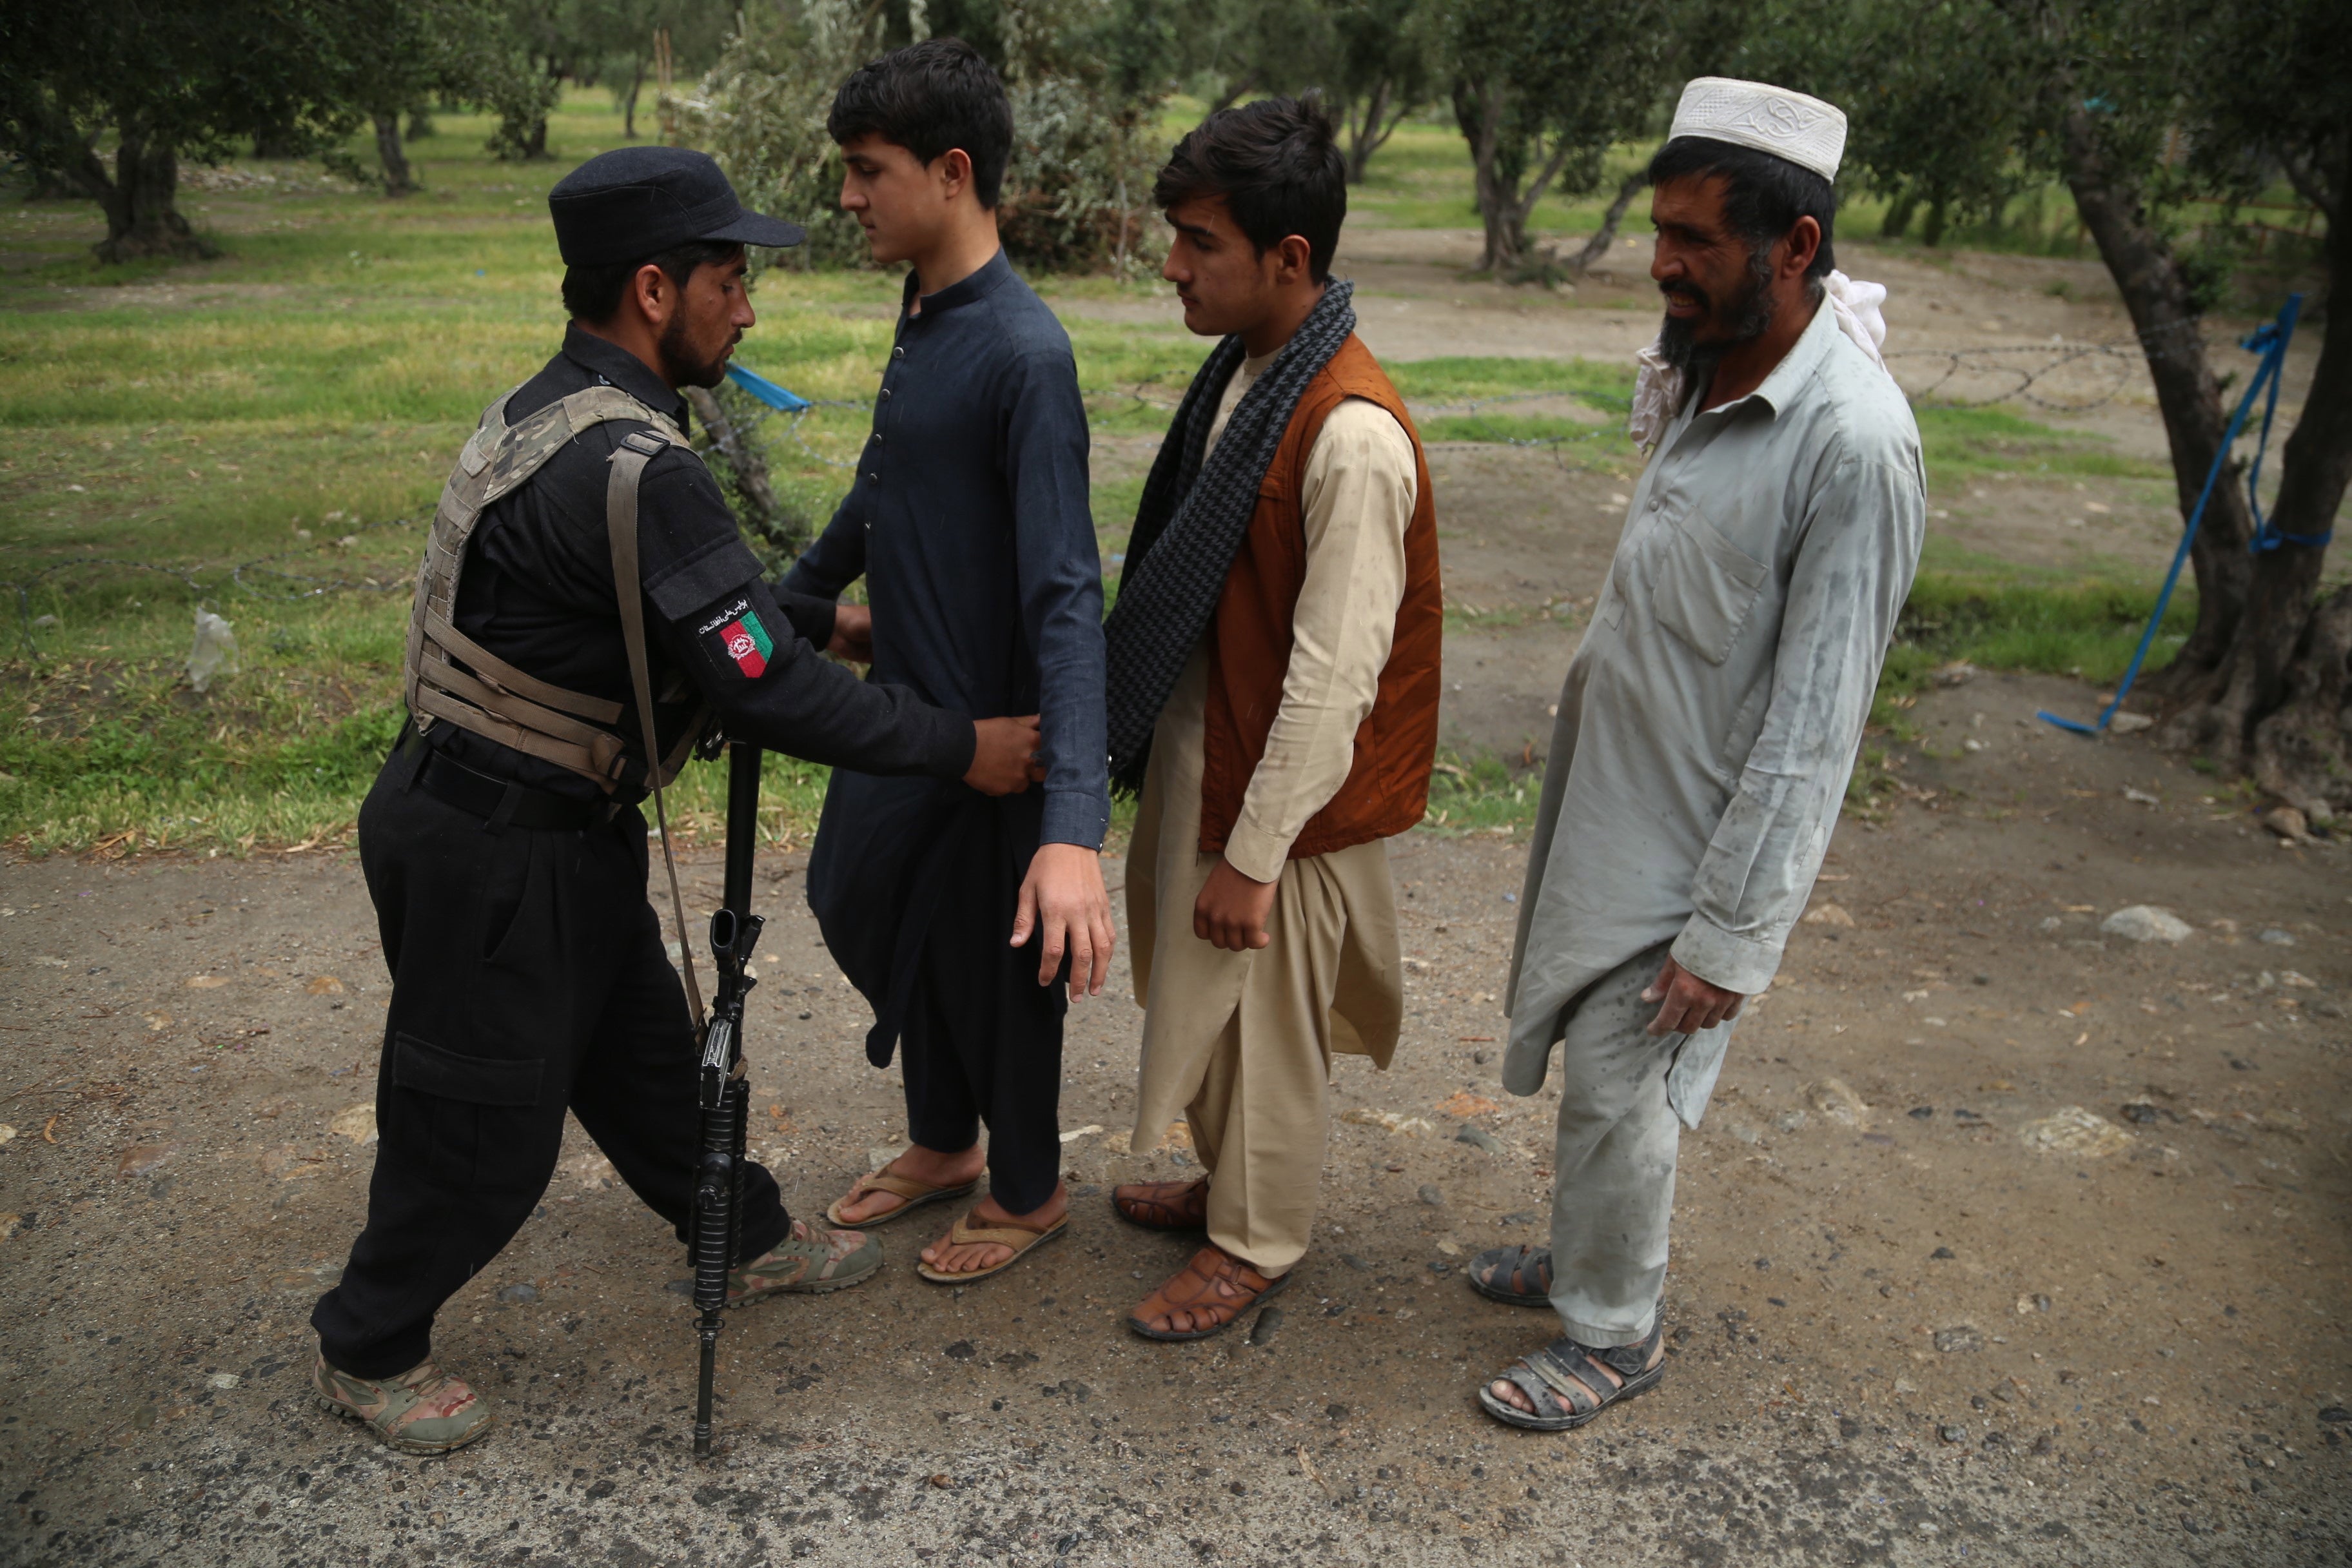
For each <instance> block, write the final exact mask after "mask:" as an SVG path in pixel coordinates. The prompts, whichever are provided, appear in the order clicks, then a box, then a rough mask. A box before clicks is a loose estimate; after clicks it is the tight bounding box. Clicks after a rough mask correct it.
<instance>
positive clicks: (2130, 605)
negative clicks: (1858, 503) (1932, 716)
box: [1873, 572, 2197, 723]
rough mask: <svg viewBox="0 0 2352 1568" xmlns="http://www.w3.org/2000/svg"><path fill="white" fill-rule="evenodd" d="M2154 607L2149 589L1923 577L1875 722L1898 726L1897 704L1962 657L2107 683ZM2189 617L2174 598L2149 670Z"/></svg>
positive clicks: (1882, 686) (2169, 651)
mask: <svg viewBox="0 0 2352 1568" xmlns="http://www.w3.org/2000/svg"><path fill="white" fill-rule="evenodd" d="M2155 608H2156V590H2155V589H2154V588H2153V587H2151V586H2148V585H2147V584H2116V583H2088V584H2063V585H2046V584H2020V583H1985V582H1982V581H1979V580H1976V579H1972V578H1968V577H1961V576H1957V575H1949V574H1939V573H1934V572H1922V573H1921V574H1919V576H1918V578H1917V580H1916V582H1914V583H1913V584H1912V586H1911V597H1910V598H1909V599H1908V600H1907V601H1906V603H1905V605H1904V606H1903V616H1902V619H1901V621H1900V622H1899V623H1898V624H1897V626H1896V628H1895V644H1894V646H1893V647H1890V648H1889V649H1888V650H1887V654H1886V666H1885V671H1884V673H1883V674H1882V675H1881V676H1880V678H1879V684H1878V703H1877V706H1876V707H1875V708H1874V710H1873V714H1874V721H1875V722H1879V723H1892V722H1895V719H1894V718H1893V714H1894V713H1895V712H1896V711H1898V710H1899V709H1898V707H1897V705H1898V704H1899V703H1900V700H1901V699H1903V698H1904V697H1906V696H1908V695H1910V694H1912V693H1914V692H1916V691H1918V690H1920V689H1923V688H1924V687H1925V686H1926V685H1927V683H1928V681H1929V680H1930V679H1932V678H1933V677H1934V674H1935V672H1936V671H1937V670H1938V669H1940V668H1944V667H1946V666H1947V665H1949V664H1952V663H1954V662H1956V661H1961V660H1965V661H1967V662H1968V663H1970V664H1976V665H1980V666H1983V667H1985V668H1992V669H2031V670H2038V671H2041V672H2042V673H2044V674H2049V675H2079V676H2081V677H2083V678H2084V679H2086V680H2090V681H2094V682H2101V683H2112V682H2114V681H2115V680H2116V679H2119V678H2120V677H2121V676H2122V675H2123V672H2124V670H2125V669H2126V668H2127V667H2128V666H2129V665H2130V663H2131V656H2132V652H2133V650H2134V649H2135V648H2137V647H2138V646H2139V639H2140V635H2141V633H2142V632H2143V631H2144V630H2145V629H2146V628H2147V618H2148V616H2149V615H2151V614H2152V613H2153V612H2154V611H2155ZM2196 618H2197V609H2196V602H2195V599H2194V597H2193V596H2192V595H2189V594H2187V593H2178V594H2175V595H2173V598H2172V602H2171V604H2170V605H2168V606H2166V609H2165V617H2164V625H2163V626H2161V627H2159V628H2158V633H2157V640H2156V642H2155V644H2154V646H2153V647H2151V648H2150V649H2149V653H2148V661H2147V668H2148V669H2149V670H2155V669H2160V668H2163V667H2164V665H2165V664H2166V663H2168V661H2169V660H2170V659H2171V657H2172V655H2173V653H2174V651H2175V650H2177V649H2178V648H2179V646H2180V643H2181V639H2182V638H2183V637H2187V636H2188V634H2189V627H2190V626H2191V625H2193V624H2194V623H2195V621H2196Z"/></svg>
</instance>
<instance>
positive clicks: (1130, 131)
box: [679, 0, 1158, 272]
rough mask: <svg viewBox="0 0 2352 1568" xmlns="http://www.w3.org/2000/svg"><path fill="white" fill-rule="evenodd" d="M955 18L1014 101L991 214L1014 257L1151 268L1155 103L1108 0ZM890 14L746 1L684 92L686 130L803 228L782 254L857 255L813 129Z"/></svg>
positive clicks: (843, 1) (869, 54)
mask: <svg viewBox="0 0 2352 1568" xmlns="http://www.w3.org/2000/svg"><path fill="white" fill-rule="evenodd" d="M961 9H962V10H967V11H970V12H971V15H969V16H963V15H961V14H959V15H958V16H956V17H955V18H954V19H955V20H956V22H957V24H958V26H961V27H962V28H963V29H964V30H963V32H962V34H961V36H963V37H967V38H968V39H969V41H971V43H972V44H973V45H974V47H978V48H980V49H981V50H982V53H983V54H986V55H988V56H989V57H990V62H991V63H992V65H994V66H995V67H996V68H997V71H998V73H999V74H1000V75H1002V76H1003V78H1004V84H1005V89H1006V91H1007V92H1008V93H1009V94H1010V95H1011V97H1012V100H1013V158H1012V162H1011V163H1010V164H1009V165H1008V166H1007V168H1006V169H1005V173H1004V195H1003V205H1002V207H1001V208H1000V211H999V218H1000V221H1001V225H1002V228H1003V236H1004V247H1005V249H1006V251H1007V252H1009V253H1010V254H1011V255H1012V257H1013V259H1014V260H1016V261H1018V262H1020V263H1022V264H1023V265H1024V266H1026V267H1031V268H1042V269H1048V270H1057V271H1105V270H1107V271H1117V272H1128V271H1134V270H1138V269H1140V268H1147V267H1151V266H1155V265H1156V264H1157V262H1158V256H1157V254H1156V251H1157V245H1158V227H1157V226H1156V225H1154V224H1153V223H1152V222H1151V221H1150V219H1151V212H1150V189H1151V175H1152V172H1153V170H1154V169H1155V168H1156V166H1157V153H1156V152H1155V149H1154V148H1153V145H1152V138H1151V129H1152V121H1153V118H1154V110H1156V108H1157V102H1158V100H1157V99H1156V97H1154V96H1153V95H1152V94H1151V93H1150V92H1148V91H1142V90H1137V89H1132V88H1129V87H1128V86H1126V85H1125V84H1123V82H1122V81H1121V80H1120V79H1119V76H1118V73H1117V72H1115V71H1114V70H1113V69H1112V68H1110V67H1108V65H1106V64H1104V63H1103V62H1104V61H1105V60H1106V59H1108V58H1112V56H1113V54H1114V51H1113V50H1111V49H1109V48H1107V47H1103V41H1104V39H1105V38H1106V37H1108V34H1109V32H1110V30H1111V29H1112V28H1114V27H1115V26H1117V25H1118V21H1117V14H1116V13H1115V12H1114V10H1113V7H1112V4H1111V0H1038V3H1034V4H1024V5H1003V4H1000V5H996V6H994V7H992V8H990V9H989V14H988V15H986V16H982V15H980V14H979V13H980V11H981V9H982V7H980V6H976V5H974V6H966V7H963V8H961ZM888 20H889V13H888V12H887V10H885V9H883V8H879V7H877V8H874V9H870V10H869V9H866V8H863V7H861V6H858V5H855V4H853V3H851V0H781V3H780V4H778V5H775V6H774V7H772V8H770V7H761V9H760V10H759V11H758V12H757V13H756V14H751V13H747V14H746V16H745V17H744V20H743V22H742V25H741V26H739V27H738V28H737V29H736V32H735V34H734V35H733V37H730V38H729V40H728V42H727V46H726V48H725V50H724V51H723V52H722V53H721V55H720V57H719V64H718V66H717V67H716V68H713V69H712V71H711V72H710V74H709V76H707V77H705V78H704V79H703V80H702V82H701V83H700V85H699V87H698V89H697V90H696V93H695V95H694V96H693V97H692V98H690V99H688V100H684V101H683V102H681V103H680V105H679V109H680V111H681V113H680V123H681V126H682V128H683V130H684V132H685V133H686V137H687V139H688V141H689V142H693V143H694V144H695V145H697V146H699V147H701V148H703V149H704V150H705V151H707V152H709V153H710V154H711V155H712V156H713V157H715V158H717V159H718V160H719V163H720V164H721V165H722V166H724V167H725V169H726V170H727V173H728V175H729V177H730V179H732V180H733V181H734V182H735V186H736V189H737V190H738V191H740V193H741V194H742V196H743V199H744V201H745V202H746V203H747V204H748V205H751V206H753V207H756V208H758V209H759V210H761V211H763V212H770V213H773V214H774V215H776V216H778V217H782V218H786V219H789V220H790V221H792V222H793V223H797V224H799V225H801V226H803V227H804V228H806V229H807V230H808V235H809V237H808V243H807V244H806V245H804V246H802V247H800V248H799V249H798V250H794V251H786V252H784V253H783V254H782V258H781V263H782V265H785V266H799V267H842V266H855V265H856V264H858V263H860V262H862V261H864V259H865V258H866V238H865V236H864V235H863V234H862V233H861V232H860V231H859V229H858V227H857V225H856V222H855V221H853V220H852V219H851V218H850V217H849V216H848V215H847V214H845V213H844V212H842V211H841V210H840V207H839V205H838V201H839V196H840V194H841V165H840V161H839V160H838V158H837V157H836V156H835V148H834V144H833V139H832V138H831V137H830V136H828V135H826V134H825V129H824V119H825V112H826V110H829V109H831V108H832V106H833V95H834V92H835V89H837V88H838V87H839V86H840V85H841V81H842V79H843V78H845V77H846V76H847V75H848V74H849V73H850V72H851V71H853V70H855V69H856V68H857V67H859V66H860V65H863V64H864V63H865V62H866V61H867V60H869V59H872V58H875V57H877V55H880V54H883V53H885V52H887V50H888V49H889V48H890V47H895V46H896V45H898V44H903V43H904V42H906V41H907V40H906V39H904V38H892V37H889V36H888V33H887V22H888Z"/></svg>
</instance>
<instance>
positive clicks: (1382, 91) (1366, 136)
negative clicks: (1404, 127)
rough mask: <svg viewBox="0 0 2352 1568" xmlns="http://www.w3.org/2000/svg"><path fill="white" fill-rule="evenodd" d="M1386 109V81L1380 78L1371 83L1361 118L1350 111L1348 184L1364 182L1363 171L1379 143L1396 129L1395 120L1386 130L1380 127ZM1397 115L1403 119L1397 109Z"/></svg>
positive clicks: (1387, 91) (1387, 102) (1379, 147)
mask: <svg viewBox="0 0 2352 1568" xmlns="http://www.w3.org/2000/svg"><path fill="white" fill-rule="evenodd" d="M1388 111H1389V84H1388V82H1387V80H1386V79H1382V80H1381V81H1379V82H1377V83H1375V84H1373V87H1372V90H1371V92H1370V94H1369V95H1368V96H1367V97H1366V98H1365V100H1364V106H1363V114H1362V117H1361V118H1358V117H1357V116H1355V115H1353V114H1350V115H1349V117H1348V183H1349V184H1351V185H1360V184H1363V183H1364V171H1365V169H1366V167H1367V166H1369V165H1370V163H1371V161H1372V154H1373V153H1377V152H1379V151H1380V150H1381V142H1386V141H1387V140H1388V139H1389V137H1390V135H1391V133H1392V132H1394V131H1395V130H1396V125H1395V123H1394V121H1391V123H1390V124H1389V126H1388V128H1387V129H1386V130H1382V129H1381V120H1382V119H1383V118H1384V117H1385V116H1386V115H1387V114H1388ZM1397 118H1398V119H1399V120H1402V118H1404V117H1403V115H1402V112H1400V113H1399V115H1398V116H1397Z"/></svg>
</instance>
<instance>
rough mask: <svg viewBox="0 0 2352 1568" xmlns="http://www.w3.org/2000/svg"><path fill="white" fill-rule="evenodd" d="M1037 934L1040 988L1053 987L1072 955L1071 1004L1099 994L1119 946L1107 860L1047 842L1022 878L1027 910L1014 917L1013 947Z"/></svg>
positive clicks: (1023, 902) (1077, 847)
mask: <svg viewBox="0 0 2352 1568" xmlns="http://www.w3.org/2000/svg"><path fill="white" fill-rule="evenodd" d="M1033 932H1042V933H1043V935H1044V937H1045V941H1044V942H1040V943H1039V944H1038V947H1039V952H1038V955H1037V984H1040V985H1051V984H1054V976H1055V975H1056V974H1059V973H1061V972H1062V953H1063V952H1064V951H1065V950H1067V952H1069V955H1070V1000H1071V1001H1073V1002H1075V1001H1076V1000H1077V999H1078V998H1079V997H1081V996H1095V995H1099V994H1101V992H1102V988H1103V981H1104V980H1105V979H1106V978H1108V976H1109V974H1110V955H1111V951H1112V949H1113V948H1114V947H1116V946H1117V944H1118V938H1117V936H1115V935H1114V934H1113V933H1112V931H1111V923H1110V895H1109V894H1108V893H1107V892H1105V891H1103V879H1102V857H1101V856H1100V855H1099V854H1097V853H1096V852H1095V851H1094V850H1092V849H1088V848H1086V847H1083V846H1080V845H1076V844H1041V845H1039V846H1038V847H1037V853H1036V854H1035V855H1034V857H1032V858H1031V859H1030V861H1029V875H1028V876H1026V877H1024V878H1023V879H1022V880H1021V908H1020V910H1018V912H1016V913H1015V914H1014V915H1013V946H1015V947H1025V946H1027V945H1028V943H1029V938H1030V936H1031V934H1032V933H1033Z"/></svg>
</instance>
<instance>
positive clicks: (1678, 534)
mask: <svg viewBox="0 0 2352 1568" xmlns="http://www.w3.org/2000/svg"><path fill="white" fill-rule="evenodd" d="M1771 574H1772V569H1771V568H1770V567H1769V566H1767V565H1765V564H1764V563H1762V562H1761V561H1758V560H1755V559H1753V558H1752V557H1750V556H1748V554H1746V553H1745V552H1742V551H1741V550H1740V549H1739V547H1738V545H1735V544H1733V543H1732V542H1731V541H1729V540H1727V539H1726V538H1724V537H1723V535H1722V534H1721V533H1718V532H1717V531H1716V528H1715V525H1714V524H1713V523H1710V522H1708V521H1706V518H1705V517H1704V516H1702V515H1701V514H1700V513H1698V512H1697V511H1691V512H1688V513H1685V515H1684V517H1683V518H1682V520H1681V521H1679V522H1677V523H1676V524H1675V531H1674V537H1673V538H1672V539H1671V540H1669V541H1668V542H1667V543H1666V547H1665V549H1664V550H1663V551H1661V552H1659V557H1658V564H1657V580H1656V582H1655V584H1654V586H1653V587H1652V588H1651V590H1650V609H1651V612H1652V613H1653V614H1654V615H1655V616H1657V617H1658V622H1659V624H1660V625H1661V626H1664V627H1665V628H1666V629H1667V630H1668V631H1670V632H1672V633H1674V634H1675V636H1676V637H1680V638H1681V639H1682V640H1683V641H1684V642H1685V643H1687V644H1689V645H1690V648H1691V651H1692V652H1694V653H1696V654H1697V655H1698V656H1699V657H1700V658H1703V659H1705V660H1706V661H1707V663H1709V664H1721V663H1722V662H1723V661H1724V659H1725V658H1727V657H1729V655H1730V653H1731V645H1732V644H1733V643H1734V642H1736V641H1738V637H1739V628H1740V627H1742V626H1746V625H1747V624H1748V614H1749V612H1750V611H1752V610H1754V609H1755V607H1756V596H1757V595H1758V594H1759V593H1760V592H1762V590H1763V587H1764V580H1765V579H1766V578H1767V577H1769V576H1770V575H1771Z"/></svg>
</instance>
